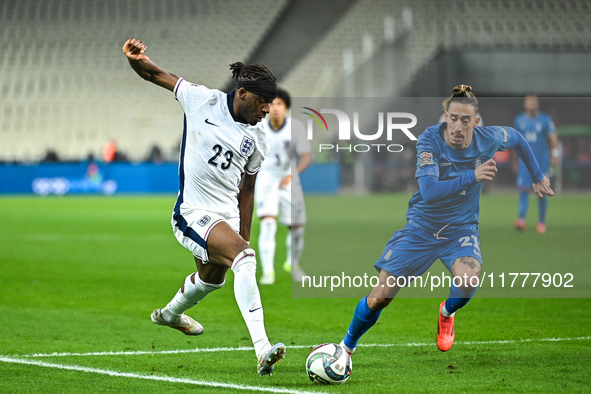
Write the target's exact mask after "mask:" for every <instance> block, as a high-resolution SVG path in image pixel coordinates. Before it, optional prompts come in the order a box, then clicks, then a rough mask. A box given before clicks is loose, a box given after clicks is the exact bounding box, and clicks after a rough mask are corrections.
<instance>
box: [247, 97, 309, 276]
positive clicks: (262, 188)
mask: <svg viewBox="0 0 591 394" xmlns="http://www.w3.org/2000/svg"><path fill="white" fill-rule="evenodd" d="M290 107H291V97H290V96H289V93H287V92H286V91H285V90H283V89H278V90H277V98H276V99H275V100H273V103H272V104H271V112H270V114H269V117H268V118H265V119H264V120H263V122H262V123H263V127H264V128H265V129H266V130H267V132H268V134H269V146H270V150H269V155H268V157H267V159H266V160H265V161H264V162H263V165H262V168H261V171H260V173H259V175H258V177H257V183H256V189H255V200H256V204H257V216H258V217H259V219H260V223H261V224H260V234H259V250H258V252H259V256H260V259H261V266H262V268H263V275H262V276H261V278H260V280H259V283H260V284H262V285H270V284H273V283H275V268H274V262H275V248H276V239H275V236H276V233H277V219H279V222H280V223H281V224H282V225H284V226H287V227H288V228H289V233H288V235H287V239H286V241H285V243H286V246H287V259H286V261H285V263H284V265H283V267H284V269H285V270H286V271H288V272H291V275H292V278H293V279H294V280H295V281H296V282H301V280H302V277H303V276H304V275H305V274H304V272H303V270H302V269H301V268H300V266H299V260H300V257H301V255H302V251H303V249H304V225H305V224H306V209H305V205H304V194H303V192H302V185H301V183H300V178H299V174H301V173H302V172H303V171H304V170H306V168H308V166H309V165H310V163H311V161H312V160H311V154H310V143H309V142H308V139H307V138H306V135H305V130H304V125H303V123H301V122H299V121H297V120H295V119H292V118H291V117H288V116H286V113H287V111H288V110H289V108H290Z"/></svg>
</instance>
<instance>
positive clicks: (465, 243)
mask: <svg viewBox="0 0 591 394" xmlns="http://www.w3.org/2000/svg"><path fill="white" fill-rule="evenodd" d="M470 239H472V240H474V242H470ZM458 242H459V243H460V244H461V245H460V246H461V247H462V248H464V247H466V246H474V253H476V254H477V255H478V256H481V257H482V255H481V254H480V245H478V237H477V236H476V235H472V236H471V237H467V236H466V237H461V238H460V239H458Z"/></svg>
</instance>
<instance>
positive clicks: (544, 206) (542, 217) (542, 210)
mask: <svg viewBox="0 0 591 394" xmlns="http://www.w3.org/2000/svg"><path fill="white" fill-rule="evenodd" d="M538 209H539V216H538V218H539V219H538V222H540V223H546V211H547V210H548V197H546V196H544V198H540V199H539V200H538Z"/></svg>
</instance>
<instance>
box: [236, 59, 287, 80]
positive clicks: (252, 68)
mask: <svg viewBox="0 0 591 394" xmlns="http://www.w3.org/2000/svg"><path fill="white" fill-rule="evenodd" d="M230 70H231V71H232V79H236V80H237V81H275V80H277V78H275V75H273V73H272V72H271V70H269V69H268V68H267V66H265V65H264V64H257V63H255V64H243V63H241V62H236V63H232V64H230Z"/></svg>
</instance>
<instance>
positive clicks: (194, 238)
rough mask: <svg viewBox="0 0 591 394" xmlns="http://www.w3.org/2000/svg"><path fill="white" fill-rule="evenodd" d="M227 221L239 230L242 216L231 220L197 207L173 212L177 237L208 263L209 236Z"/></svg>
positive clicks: (173, 223) (173, 224) (173, 225)
mask: <svg viewBox="0 0 591 394" xmlns="http://www.w3.org/2000/svg"><path fill="white" fill-rule="evenodd" d="M221 222H226V223H228V225H229V226H230V227H232V229H233V230H234V231H236V232H237V233H238V232H239V227H240V218H239V217H236V218H232V219H230V220H228V219H226V218H224V217H222V216H220V215H218V214H216V213H213V212H210V211H205V210H201V209H196V210H193V211H190V212H188V213H183V214H180V213H176V212H173V213H172V231H173V233H174V236H175V237H176V239H177V240H178V241H179V242H180V244H181V245H183V246H184V247H185V248H187V249H188V250H190V251H191V253H193V255H194V256H195V257H197V258H198V259H200V260H201V261H203V263H204V264H205V263H207V262H208V261H209V255H208V254H207V237H209V234H210V233H211V230H212V229H213V228H214V227H215V226H216V225H217V224H219V223H221Z"/></svg>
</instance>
